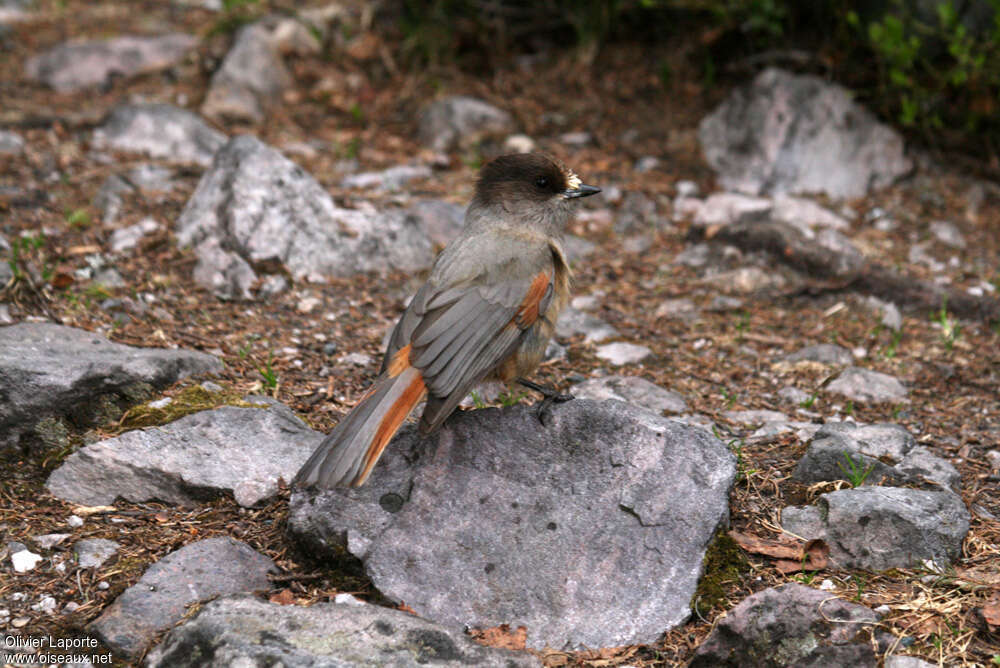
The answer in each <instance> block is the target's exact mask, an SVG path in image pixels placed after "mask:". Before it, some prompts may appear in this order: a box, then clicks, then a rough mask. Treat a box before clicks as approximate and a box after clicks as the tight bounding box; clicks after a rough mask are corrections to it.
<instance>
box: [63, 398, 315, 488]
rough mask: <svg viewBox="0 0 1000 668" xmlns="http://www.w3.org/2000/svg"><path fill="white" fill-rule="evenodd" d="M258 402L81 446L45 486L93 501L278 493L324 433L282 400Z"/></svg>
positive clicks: (203, 412)
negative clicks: (259, 405)
mask: <svg viewBox="0 0 1000 668" xmlns="http://www.w3.org/2000/svg"><path fill="white" fill-rule="evenodd" d="M249 400H250V401H251V402H255V401H258V400H260V398H254V397H250V398H249ZM268 404H270V405H268ZM263 405H264V406H265V407H263V408H248V407H238V406H221V407H219V408H216V409H214V410H210V411H201V412H199V413H194V414H192V415H187V416H185V417H183V418H181V419H179V420H175V421H174V422H170V423H169V424H166V425H163V426H162V427H150V428H148V429H136V430H134V431H129V432H125V433H124V434H122V435H120V436H116V437H114V438H109V439H107V440H104V441H100V442H97V443H92V444H90V445H87V446H84V447H82V448H80V449H79V450H77V451H76V452H74V453H73V454H71V455H70V456H69V457H67V458H66V461H65V462H63V464H62V465H61V466H60V467H59V468H57V469H56V470H55V471H53V472H52V475H50V476H49V479H48V482H47V483H46V487H47V488H48V490H49V492H51V493H52V494H53V495H54V496H56V497H58V498H60V499H63V500H66V501H70V502H72V503H80V504H84V505H90V506H98V505H107V504H110V503H112V502H113V501H114V500H115V499H116V498H117V497H122V498H124V499H127V500H129V501H136V502H141V501H149V500H152V499H159V500H161V501H166V502H168V503H176V504H180V505H186V506H189V505H194V504H195V503H197V502H199V501H202V500H205V499H209V498H213V497H217V496H219V495H221V494H224V493H232V494H233V495H234V496H235V497H236V501H237V502H239V503H240V504H241V505H244V506H252V505H254V504H255V503H257V502H259V501H261V500H263V499H266V498H268V497H270V496H273V495H274V494H276V493H277V491H278V479H279V478H284V479H285V480H286V481H288V480H291V479H292V478H293V477H294V476H295V473H296V471H298V469H299V467H300V466H301V465H302V464H303V463H304V462H305V460H306V459H308V458H309V455H310V454H311V453H312V451H313V450H314V449H315V448H316V446H318V445H319V443H320V441H322V440H323V434H321V433H320V432H317V431H313V430H312V429H310V428H309V427H307V426H306V425H305V423H304V422H302V420H300V419H299V418H297V417H296V416H295V414H294V413H292V411H291V410H290V409H289V408H288V407H287V406H284V405H283V404H280V403H278V402H275V401H270V402H268V403H265V404H263Z"/></svg>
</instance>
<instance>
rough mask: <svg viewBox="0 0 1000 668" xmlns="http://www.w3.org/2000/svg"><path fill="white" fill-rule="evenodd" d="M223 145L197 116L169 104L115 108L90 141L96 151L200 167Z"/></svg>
mask: <svg viewBox="0 0 1000 668" xmlns="http://www.w3.org/2000/svg"><path fill="white" fill-rule="evenodd" d="M225 143H226V136H225V135H224V134H222V133H221V132H219V131H218V130H215V129H213V128H212V127H211V126H209V125H208V123H206V122H205V121H204V120H202V119H201V117H199V116H198V115H197V114H194V113H192V112H190V111H188V110H186V109H180V108H178V107H174V106H171V105H169V104H132V105H125V106H121V107H116V108H115V109H114V111H112V112H111V114H110V115H109V116H108V119H107V120H106V121H105V122H104V123H103V124H102V125H101V127H99V128H98V129H97V130H95V131H94V138H93V144H94V146H95V147H97V148H108V149H113V150H116V151H124V152H127V153H142V154H145V155H148V156H150V157H153V158H159V159H164V160H170V161H173V162H178V163H191V164H196V165H202V166H207V165H209V164H210V163H211V162H212V156H213V155H215V152H216V151H218V150H219V149H220V148H221V147H222V145H223V144H225Z"/></svg>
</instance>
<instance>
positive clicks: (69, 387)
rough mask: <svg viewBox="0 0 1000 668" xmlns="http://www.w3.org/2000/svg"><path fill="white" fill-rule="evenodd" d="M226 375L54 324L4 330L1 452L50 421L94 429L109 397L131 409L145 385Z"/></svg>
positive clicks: (208, 360)
mask: <svg viewBox="0 0 1000 668" xmlns="http://www.w3.org/2000/svg"><path fill="white" fill-rule="evenodd" d="M221 370H222V363H221V362H220V361H219V360H218V359H217V358H216V357H214V356H212V355H208V354H205V353H199V352H195V351H191V350H167V349H162V348H135V347H132V346H126V345H122V344H119V343H112V342H110V341H108V340H107V339H106V338H104V337H103V336H101V335H100V334H95V333H93V332H87V331H85V330H82V329H74V328H72V327H64V326H62V325H54V324H51V323H22V324H19V325H11V326H10V327H0V446H4V445H14V444H16V443H18V442H19V441H20V439H21V438H22V436H24V435H27V434H30V433H31V432H32V430H33V429H34V427H35V425H36V424H37V423H38V422H39V421H41V420H43V419H44V418H47V417H52V416H68V417H70V418H71V419H73V420H74V421H76V422H79V423H81V424H84V425H89V424H91V423H92V422H93V421H94V420H93V417H94V416H93V414H92V408H93V407H94V406H96V405H97V404H98V403H99V402H100V401H102V400H103V399H105V398H111V399H114V400H115V401H118V402H127V401H131V400H132V399H134V398H135V397H136V395H137V394H139V393H140V392H139V388H141V387H142V386H147V387H148V386H152V387H163V386H166V385H169V384H171V383H173V382H175V381H177V380H178V379H179V378H183V377H185V376H188V375H191V374H198V373H217V372H219V371H221Z"/></svg>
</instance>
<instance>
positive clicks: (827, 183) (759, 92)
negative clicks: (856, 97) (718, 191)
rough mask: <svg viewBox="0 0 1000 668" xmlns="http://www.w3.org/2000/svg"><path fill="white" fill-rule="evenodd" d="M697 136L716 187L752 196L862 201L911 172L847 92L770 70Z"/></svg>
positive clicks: (893, 138) (896, 140)
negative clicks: (815, 195) (803, 195)
mask: <svg viewBox="0 0 1000 668" xmlns="http://www.w3.org/2000/svg"><path fill="white" fill-rule="evenodd" d="M698 138H699V140H700V141H701V147H702V151H703V152H704V154H705V159H706V160H707V161H708V163H709V165H711V166H712V168H713V169H715V170H716V172H717V173H718V174H719V181H720V183H721V184H722V185H723V186H724V187H725V188H727V189H731V190H736V191H739V192H745V193H749V194H752V195H759V194H762V193H770V194H778V193H816V192H822V193H826V194H828V195H829V196H831V197H835V198H850V197H862V196H864V195H865V194H867V193H868V192H869V191H870V190H873V189H877V188H882V187H885V186H887V185H890V184H892V183H893V182H894V181H896V180H897V179H899V178H900V177H902V176H904V175H906V174H907V173H909V172H910V171H911V169H912V167H913V163H912V161H911V160H910V159H909V158H908V157H906V155H904V152H903V140H902V138H901V137H900V136H899V135H898V134H897V133H896V132H895V131H894V130H892V129H891V128H889V127H888V126H886V125H883V124H881V123H879V122H878V121H877V120H876V119H875V116H874V115H873V114H872V113H871V112H869V111H868V110H866V109H864V108H862V107H861V106H859V105H858V104H857V103H855V102H854V101H853V100H852V96H851V94H850V92H849V91H847V90H846V89H844V88H842V87H841V86H838V85H836V84H831V83H829V82H827V81H824V80H823V79H821V78H819V77H816V76H812V75H795V74H791V73H789V72H785V71H782V70H779V69H774V68H770V69H767V70H765V71H763V72H761V73H760V74H759V75H758V76H757V77H756V78H755V79H754V81H753V83H751V84H750V85H748V86H745V87H743V88H740V89H737V90H735V91H734V92H733V93H731V94H730V96H729V97H728V98H727V99H726V100H725V101H724V102H723V103H722V104H721V105H720V106H719V107H718V108H717V109H716V110H715V111H713V112H712V113H711V114H710V115H709V116H707V117H706V118H705V119H703V120H702V122H701V125H700V126H699V130H698Z"/></svg>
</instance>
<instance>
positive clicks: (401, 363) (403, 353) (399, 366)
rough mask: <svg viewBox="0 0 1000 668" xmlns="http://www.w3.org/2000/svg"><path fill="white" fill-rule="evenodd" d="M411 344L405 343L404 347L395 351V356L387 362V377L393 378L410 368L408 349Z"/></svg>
mask: <svg viewBox="0 0 1000 668" xmlns="http://www.w3.org/2000/svg"><path fill="white" fill-rule="evenodd" d="M410 345H411V344H409V343H407V344H406V345H405V346H403V347H402V348H400V349H399V350H397V351H396V354H395V355H393V356H392V360H391V361H390V362H389V369H388V371H389V377H390V378H395V377H396V376H398V375H399V374H401V373H403V372H404V371H406V369H407V368H408V367H409V366H410V350H411V347H410Z"/></svg>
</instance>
